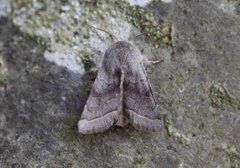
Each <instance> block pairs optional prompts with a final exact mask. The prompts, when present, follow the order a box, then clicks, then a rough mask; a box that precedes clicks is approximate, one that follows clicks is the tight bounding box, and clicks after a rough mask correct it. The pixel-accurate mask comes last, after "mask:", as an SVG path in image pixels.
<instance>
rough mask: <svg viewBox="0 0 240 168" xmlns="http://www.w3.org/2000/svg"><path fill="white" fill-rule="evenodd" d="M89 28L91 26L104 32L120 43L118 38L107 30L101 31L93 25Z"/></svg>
mask: <svg viewBox="0 0 240 168" xmlns="http://www.w3.org/2000/svg"><path fill="white" fill-rule="evenodd" d="M89 26H91V27H92V28H94V29H97V30H100V31H103V32H105V33H107V34H109V35H110V36H111V37H112V38H113V39H116V40H117V41H119V40H118V38H117V37H116V36H114V35H113V34H112V33H110V32H108V31H106V30H104V29H101V28H98V27H94V26H92V25H89Z"/></svg>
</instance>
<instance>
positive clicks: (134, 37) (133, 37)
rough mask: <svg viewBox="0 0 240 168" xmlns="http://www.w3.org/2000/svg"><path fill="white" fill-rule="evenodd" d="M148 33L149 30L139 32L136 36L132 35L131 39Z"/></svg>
mask: <svg viewBox="0 0 240 168" xmlns="http://www.w3.org/2000/svg"><path fill="white" fill-rule="evenodd" d="M146 34H147V32H144V33H140V34H138V35H136V36H132V37H130V38H129V39H134V38H136V37H139V36H142V35H146Z"/></svg>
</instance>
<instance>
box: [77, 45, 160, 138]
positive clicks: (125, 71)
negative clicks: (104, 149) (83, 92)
mask: <svg viewBox="0 0 240 168" xmlns="http://www.w3.org/2000/svg"><path fill="white" fill-rule="evenodd" d="M145 60H147V59H146V58H145V57H144V56H143V55H142V54H141V53H140V51H139V49H138V48H137V47H135V46H134V45H132V44H130V43H128V42H125V41H118V42H116V43H114V44H112V45H111V46H110V47H109V48H108V49H107V50H106V52H105V54H104V59H103V62H102V66H101V67H100V69H99V71H98V74H97V78H96V79H95V81H94V84H93V86H92V90H91V93H90V95H89V97H88V100H87V103H86V105H85V107H84V110H83V112H82V116H81V119H80V120H79V122H78V131H79V133H82V134H93V133H100V132H103V131H105V130H107V129H108V128H110V127H111V126H112V125H118V126H122V127H123V126H125V125H127V124H128V123H130V124H131V125H132V126H133V127H134V128H136V129H139V130H143V131H159V130H160V129H161V128H162V127H163V121H162V119H161V117H160V111H159V110H158V109H157V105H156V101H155V99H154V96H153V93H152V88H151V85H150V83H149V80H148V77H147V74H146V71H145V69H144V66H143V63H144V61H145Z"/></svg>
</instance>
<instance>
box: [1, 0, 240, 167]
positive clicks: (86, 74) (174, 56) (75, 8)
mask: <svg viewBox="0 0 240 168" xmlns="http://www.w3.org/2000/svg"><path fill="white" fill-rule="evenodd" d="M0 3H1V5H0V9H1V12H0V167H1V168H5V167H6V168H8V167H13V168H25V167H26V168H28V167H38V168H40V167H73V168H75V167H76V168H77V167H104V168H105V167H124V168H125V167H145V168H149V167H150V168H154V167H160V168H167V167H169V168H185V167H186V168H190V167H194V168H198V167H199V168H202V167H218V168H239V167H240V145H239V144H240V66H239V65H240V45H239V44H240V2H239V1H237V0H211V1H207V0H201V1H194V0H175V1H174V0H173V1H158V0H155V1H146V3H145V4H144V5H142V4H140V5H141V6H137V4H138V1H135V2H134V1H131V4H130V3H129V2H128V1H111V2H109V1H101V2H97V1H89V0H84V1H81V2H80V1H77V0H72V1H68V0H62V1H57V0H56V1H55V0H54V1H47V0H46V1H42V2H40V1H35V0H23V1H16V2H13V1H5V0H0ZM2 9H3V10H2ZM88 24H91V25H93V26H96V27H101V28H103V29H105V30H108V31H109V32H112V33H113V34H115V35H116V36H117V37H118V38H119V39H121V40H127V38H128V37H129V36H133V35H137V34H139V33H142V32H145V33H146V36H145V37H144V36H141V37H138V38H135V39H134V40H133V39H132V40H131V42H132V43H134V44H135V45H136V46H138V47H139V49H140V50H141V51H142V53H143V54H144V55H146V56H147V57H148V58H149V59H152V60H155V59H161V60H163V61H162V62H161V63H159V64H156V65H152V66H150V67H148V73H149V78H150V81H151V83H152V85H153V90H154V95H155V97H156V99H157V102H158V104H159V108H161V109H162V116H163V118H164V121H165V128H164V129H163V130H162V132H159V133H144V132H140V131H137V130H135V129H133V128H132V127H131V126H127V127H126V128H119V127H112V128H111V129H110V130H108V131H106V132H105V133H102V134H96V135H85V136H84V135H79V134H78V133H77V121H78V120H79V119H80V116H81V112H82V110H83V107H84V104H85V102H86V100H87V97H88V94H89V92H90V89H91V86H92V83H93V81H94V79H95V77H96V69H97V68H98V67H99V66H100V65H101V60H102V55H103V52H104V51H105V50H106V48H107V47H108V46H109V45H110V44H111V43H112V40H111V38H110V37H109V36H108V35H107V34H105V33H103V32H101V31H97V30H94V29H92V28H90V27H89V26H88Z"/></svg>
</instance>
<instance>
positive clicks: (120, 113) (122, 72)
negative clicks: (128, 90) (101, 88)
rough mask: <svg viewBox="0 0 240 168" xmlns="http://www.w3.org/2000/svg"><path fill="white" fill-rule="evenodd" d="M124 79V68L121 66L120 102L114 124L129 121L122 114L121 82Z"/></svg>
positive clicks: (122, 82)
mask: <svg viewBox="0 0 240 168" xmlns="http://www.w3.org/2000/svg"><path fill="white" fill-rule="evenodd" d="M124 80H125V70H124V68H123V67H122V68H121V80H120V86H119V87H120V103H119V107H118V119H117V123H116V125H118V126H121V127H123V126H125V125H127V124H128V123H129V120H128V118H127V117H125V115H124V114H123V84H124Z"/></svg>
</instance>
